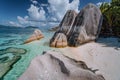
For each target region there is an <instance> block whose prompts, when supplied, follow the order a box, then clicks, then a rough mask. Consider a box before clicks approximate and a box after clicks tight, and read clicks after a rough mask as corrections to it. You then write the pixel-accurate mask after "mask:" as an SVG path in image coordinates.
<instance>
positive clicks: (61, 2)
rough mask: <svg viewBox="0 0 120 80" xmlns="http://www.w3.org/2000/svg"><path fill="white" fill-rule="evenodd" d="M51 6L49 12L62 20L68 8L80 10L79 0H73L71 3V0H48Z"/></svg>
mask: <svg viewBox="0 0 120 80" xmlns="http://www.w3.org/2000/svg"><path fill="white" fill-rule="evenodd" d="M48 2H49V4H50V7H48V11H49V13H51V14H53V16H55V17H56V18H57V19H58V20H62V18H63V16H64V14H65V13H66V11H67V10H70V9H71V10H75V11H76V12H78V11H79V10H78V7H79V0H73V1H72V2H71V3H69V0H57V1H56V0H48Z"/></svg>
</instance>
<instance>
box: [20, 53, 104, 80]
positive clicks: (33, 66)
mask: <svg viewBox="0 0 120 80" xmlns="http://www.w3.org/2000/svg"><path fill="white" fill-rule="evenodd" d="M18 80H105V79H104V77H103V76H102V75H97V74H95V73H94V71H93V70H91V69H90V68H88V67H87V65H86V64H85V63H84V62H83V61H76V60H73V59H71V58H68V57H65V56H64V55H62V54H60V53H57V52H53V51H48V52H44V53H43V55H40V56H37V57H35V58H34V59H33V60H32V61H31V63H30V65H29V67H28V69H27V70H26V71H25V72H24V73H23V74H22V75H21V76H20V77H19V79H18Z"/></svg>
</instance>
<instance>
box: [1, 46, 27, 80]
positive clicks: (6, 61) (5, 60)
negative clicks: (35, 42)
mask: <svg viewBox="0 0 120 80" xmlns="http://www.w3.org/2000/svg"><path fill="white" fill-rule="evenodd" d="M26 52H27V51H26V50H25V49H22V48H15V47H9V48H6V49H2V50H0V80H3V78H4V76H5V75H6V74H7V72H8V71H9V70H11V69H12V67H13V65H14V64H15V63H16V62H17V61H18V60H19V59H20V58H21V55H22V54H25V53H26ZM9 55H11V56H9Z"/></svg>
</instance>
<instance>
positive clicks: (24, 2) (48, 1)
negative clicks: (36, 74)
mask: <svg viewBox="0 0 120 80" xmlns="http://www.w3.org/2000/svg"><path fill="white" fill-rule="evenodd" d="M101 2H110V0H70V1H69V0H0V24H4V25H8V24H11V25H15V26H28V25H33V26H36V25H39V24H40V23H38V22H37V23H36V22H32V21H26V20H33V21H34V20H35V21H39V20H42V21H46V20H50V19H52V20H56V21H57V20H61V19H62V17H63V15H64V14H65V12H66V10H68V9H74V10H76V12H79V10H80V9H81V8H82V7H83V6H85V5H86V4H87V3H94V4H97V3H101ZM43 25H44V24H43Z"/></svg>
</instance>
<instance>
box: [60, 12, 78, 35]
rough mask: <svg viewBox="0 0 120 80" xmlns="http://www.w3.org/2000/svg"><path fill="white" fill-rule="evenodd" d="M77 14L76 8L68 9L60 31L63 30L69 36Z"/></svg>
mask: <svg viewBox="0 0 120 80" xmlns="http://www.w3.org/2000/svg"><path fill="white" fill-rule="evenodd" d="M76 16H77V13H76V12H75V11H74V10H68V11H67V12H66V14H65V16H64V17H63V20H62V21H61V23H60V25H59V27H60V29H59V30H58V32H63V33H64V34H65V35H66V36H69V33H70V30H71V28H72V25H73V23H74V21H75V17H76Z"/></svg>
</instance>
